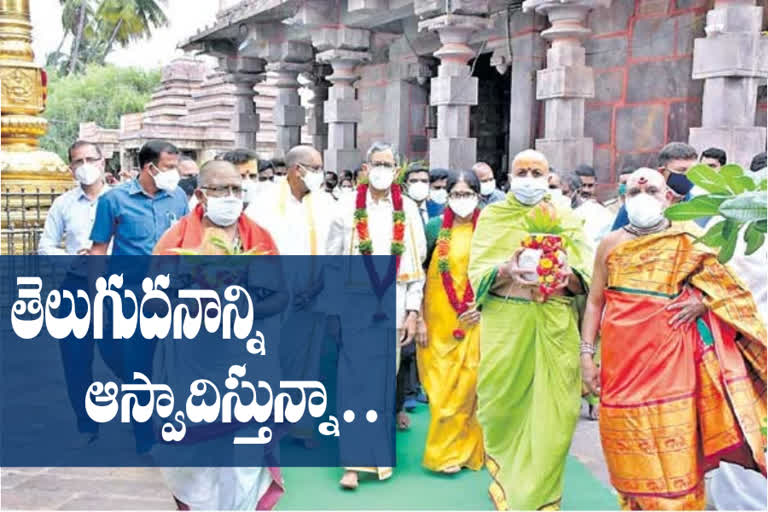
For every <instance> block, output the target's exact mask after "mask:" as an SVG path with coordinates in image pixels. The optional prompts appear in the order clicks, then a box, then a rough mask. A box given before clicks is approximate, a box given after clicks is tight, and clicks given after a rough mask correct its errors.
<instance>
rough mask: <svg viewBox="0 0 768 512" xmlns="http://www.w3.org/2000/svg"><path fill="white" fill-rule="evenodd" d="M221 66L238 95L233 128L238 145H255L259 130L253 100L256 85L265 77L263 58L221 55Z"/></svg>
mask: <svg viewBox="0 0 768 512" xmlns="http://www.w3.org/2000/svg"><path fill="white" fill-rule="evenodd" d="M219 62H220V67H221V69H222V70H223V71H225V72H226V73H227V75H225V82H227V83H231V84H233V85H234V91H233V93H232V95H233V96H234V98H235V105H234V114H233V116H232V123H231V126H232V131H233V132H234V138H235V147H238V148H246V149H252V150H255V149H256V133H257V132H258V131H259V115H258V114H257V113H256V105H255V103H254V102H253V99H254V96H256V91H254V90H253V87H254V86H255V85H256V84H257V83H258V82H261V81H262V80H263V79H264V61H263V60H262V59H257V58H252V57H222V58H221V59H220V61H219Z"/></svg>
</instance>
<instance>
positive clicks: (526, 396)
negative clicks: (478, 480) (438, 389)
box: [469, 150, 592, 510]
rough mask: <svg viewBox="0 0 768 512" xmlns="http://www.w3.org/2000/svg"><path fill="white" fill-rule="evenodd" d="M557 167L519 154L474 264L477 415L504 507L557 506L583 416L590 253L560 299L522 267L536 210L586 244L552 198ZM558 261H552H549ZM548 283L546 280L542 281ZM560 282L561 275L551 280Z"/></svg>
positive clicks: (576, 261) (484, 227) (576, 263)
mask: <svg viewBox="0 0 768 512" xmlns="http://www.w3.org/2000/svg"><path fill="white" fill-rule="evenodd" d="M549 172H550V171H549V164H548V163H547V160H546V158H545V157H544V155H542V154H541V153H539V152H538V151H533V150H526V151H523V152H521V153H520V154H518V155H517V156H516V157H515V158H514V160H513V162H512V168H511V170H510V173H509V184H510V191H509V193H508V194H507V197H506V198H505V199H504V201H499V202H496V203H493V204H489V205H488V206H486V207H485V208H484V209H483V211H482V213H481V214H480V218H479V219H478V221H477V229H476V230H475V234H474V236H473V238H472V248H471V250H470V257H469V278H470V282H471V284H472V290H473V291H474V295H475V303H476V306H477V307H478V308H482V311H483V314H482V316H481V320H480V332H481V334H480V365H479V367H478V383H477V399H478V405H477V417H478V420H479V421H480V425H481V426H482V429H483V437H484V440H485V448H486V465H487V468H488V471H489V472H490V474H491V477H492V483H491V485H490V488H489V493H490V495H491V499H492V500H493V502H494V505H495V506H496V508H497V509H498V510H509V509H512V510H539V509H542V508H549V507H557V506H558V505H559V503H560V500H561V498H562V492H563V477H564V473H565V460H566V456H567V454H568V448H569V447H570V445H571V438H572V437H573V431H574V429H575V428H576V422H577V420H578V417H579V409H580V404H579V397H580V391H581V388H580V386H579V367H578V357H579V355H578V352H577V346H578V342H579V341H578V340H579V326H578V323H577V321H576V315H574V308H575V305H574V301H575V300H576V296H578V295H584V294H585V293H586V290H587V267H588V266H589V264H590V262H591V261H592V259H591V257H590V256H589V255H588V254H585V252H587V251H581V252H577V251H571V252H570V253H569V254H568V257H567V258H568V262H567V264H565V265H564V267H563V268H562V272H561V273H559V274H558V275H557V277H556V280H553V281H552V283H551V284H552V287H553V289H554V292H553V293H552V294H549V295H542V294H541V293H540V292H539V282H538V279H536V280H534V281H530V280H528V279H526V275H527V273H529V272H530V271H531V270H533V272H534V274H535V273H536V271H535V268H533V269H531V268H525V269H523V268H521V264H520V262H519V260H518V258H519V256H520V254H521V252H522V242H523V240H525V239H526V238H527V237H528V236H529V235H530V233H529V232H528V226H527V220H528V216H529V214H530V213H531V211H533V209H534V208H542V209H544V210H545V211H547V212H550V213H553V214H556V215H557V217H558V218H559V221H560V226H561V227H562V228H564V229H567V230H568V231H572V232H574V233H575V234H574V236H573V239H574V242H583V235H582V232H581V229H580V227H581V223H580V222H579V221H578V219H576V218H575V217H574V215H573V212H571V210H570V208H563V207H559V206H557V205H555V204H553V203H552V202H550V200H549V196H548V192H549V182H548V176H549ZM547 261H550V264H551V260H547ZM537 277H538V276H537ZM550 277H552V278H553V279H555V276H550Z"/></svg>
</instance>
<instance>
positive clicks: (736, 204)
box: [665, 164, 768, 263]
mask: <svg viewBox="0 0 768 512" xmlns="http://www.w3.org/2000/svg"><path fill="white" fill-rule="evenodd" d="M687 176H688V179H690V180H691V181H692V182H693V183H694V184H695V185H698V186H699V187H701V188H703V189H704V190H706V191H707V192H708V194H705V195H701V196H698V197H695V198H693V199H691V200H690V201H686V202H684V203H678V204H676V205H674V206H670V207H669V208H667V210H666V212H665V215H666V216H667V218H668V219H669V220H673V221H681V220H694V219H699V218H706V217H720V218H721V219H722V220H720V221H719V222H717V223H716V224H714V225H713V226H712V227H710V228H709V230H708V231H707V232H706V234H704V235H703V236H702V237H701V238H700V239H699V240H698V241H699V242H701V243H703V244H705V245H707V246H709V247H714V248H717V249H718V251H719V252H718V259H719V260H720V261H721V262H723V263H726V262H727V261H729V260H730V259H731V258H732V257H733V253H734V251H735V249H736V242H737V241H738V238H739V236H741V237H743V239H744V241H745V242H746V244H747V245H746V254H747V255H750V254H752V253H754V252H755V251H757V250H758V249H759V248H760V247H762V245H763V244H764V243H765V232H766V216H767V213H768V204H767V203H768V196H766V189H767V188H768V185H767V182H766V180H765V179H764V178H763V177H762V176H759V177H758V179H753V176H748V175H745V174H744V170H743V169H742V168H741V167H739V166H738V165H733V164H729V165H726V166H723V167H722V168H720V172H716V171H714V170H712V169H710V168H709V167H708V166H706V165H701V164H700V165H696V166H694V167H692V168H691V169H690V170H689V171H688V173H687ZM742 228H744V229H742Z"/></svg>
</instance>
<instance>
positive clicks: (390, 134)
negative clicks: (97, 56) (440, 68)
mask: <svg viewBox="0 0 768 512" xmlns="http://www.w3.org/2000/svg"><path fill="white" fill-rule="evenodd" d="M433 68H434V63H433V59H431V58H428V57H417V58H413V59H411V60H402V61H395V62H390V63H389V65H388V67H387V78H388V79H389V82H387V97H386V105H387V111H386V113H385V114H386V130H385V133H386V134H387V140H388V141H391V142H392V143H393V144H394V145H395V148H396V149H397V151H398V152H399V153H400V154H402V155H408V156H409V157H410V155H411V154H413V153H422V154H423V153H424V152H425V151H426V135H423V133H424V132H423V126H424V125H426V123H427V120H426V116H427V108H428V106H427V101H428V98H427V91H426V90H425V88H424V86H425V85H426V83H427V80H428V79H429V78H430V77H432V76H433V75H434V72H433ZM417 109H421V111H420V112H415V110H417ZM419 115H422V116H423V122H422V123H421V124H422V132H421V134H420V135H415V134H414V130H413V128H414V127H413V124H414V121H413V120H412V119H418V116H419ZM415 122H416V123H418V121H415ZM416 137H421V140H415V138H416Z"/></svg>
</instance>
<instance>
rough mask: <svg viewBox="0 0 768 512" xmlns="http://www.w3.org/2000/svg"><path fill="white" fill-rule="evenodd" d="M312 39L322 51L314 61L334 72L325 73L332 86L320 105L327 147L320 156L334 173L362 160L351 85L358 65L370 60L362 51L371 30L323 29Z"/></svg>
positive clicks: (357, 107)
mask: <svg viewBox="0 0 768 512" xmlns="http://www.w3.org/2000/svg"><path fill="white" fill-rule="evenodd" d="M312 42H313V44H314V45H315V47H317V48H318V50H321V51H320V53H318V54H317V55H316V58H317V60H318V61H320V62H325V63H328V64H330V65H331V67H332V68H333V74H331V75H329V76H328V81H330V82H331V84H332V85H331V87H330V89H328V99H327V100H326V101H325V103H324V104H323V114H324V116H325V122H326V123H327V124H328V148H327V149H326V150H325V153H324V158H323V160H324V162H325V168H326V169H327V170H329V171H335V172H337V173H339V172H341V171H343V170H344V169H354V168H355V167H357V166H359V165H360V163H361V162H362V158H361V155H360V151H359V149H358V148H357V123H359V122H360V119H361V106H360V102H359V101H358V99H357V91H356V89H355V87H354V86H353V85H352V84H353V82H355V81H356V80H357V78H358V77H359V74H358V73H357V71H356V68H357V66H358V65H360V64H361V63H362V62H366V61H368V60H370V55H369V53H368V52H367V51H365V50H366V49H367V48H368V47H369V45H370V32H369V31H368V30H362V29H354V28H349V27H346V26H339V27H333V28H322V29H319V30H318V31H316V33H315V34H313V36H312Z"/></svg>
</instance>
